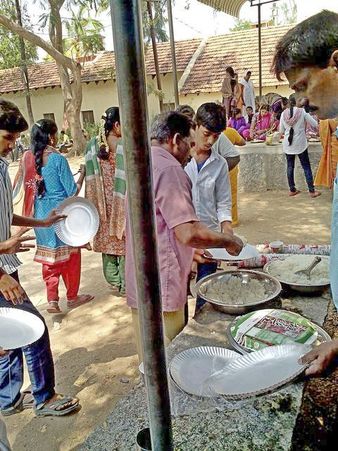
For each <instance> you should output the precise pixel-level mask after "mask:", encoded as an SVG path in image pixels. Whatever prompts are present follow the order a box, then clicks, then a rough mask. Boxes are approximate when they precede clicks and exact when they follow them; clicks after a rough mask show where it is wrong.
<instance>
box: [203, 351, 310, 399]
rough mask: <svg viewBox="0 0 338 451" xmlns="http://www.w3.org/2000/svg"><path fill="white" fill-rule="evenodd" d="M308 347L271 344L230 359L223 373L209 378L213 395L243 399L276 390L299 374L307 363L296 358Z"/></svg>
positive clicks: (304, 352)
mask: <svg viewBox="0 0 338 451" xmlns="http://www.w3.org/2000/svg"><path fill="white" fill-rule="evenodd" d="M309 349H310V347H308V346H304V345H281V346H272V347H269V348H265V349H262V350H260V351H256V352H252V353H251V354H246V355H243V356H241V357H239V358H238V359H235V360H232V361H231V362H229V364H228V365H227V367H226V368H225V370H224V371H223V372H222V373H219V374H217V375H215V376H213V377H211V378H210V379H209V383H208V385H209V387H210V390H211V391H212V392H214V393H215V394H220V395H222V396H225V397H227V398H231V399H243V398H248V397H250V396H255V395H260V394H263V393H267V392H269V391H272V390H275V389H277V388H278V387H281V386H282V385H284V384H286V383H288V382H291V381H292V380H293V379H295V378H296V377H297V376H299V375H300V374H301V373H302V372H303V371H304V369H305V368H306V365H301V364H299V363H298V360H299V358H300V357H301V356H302V355H304V354H306V352H308V351H309Z"/></svg>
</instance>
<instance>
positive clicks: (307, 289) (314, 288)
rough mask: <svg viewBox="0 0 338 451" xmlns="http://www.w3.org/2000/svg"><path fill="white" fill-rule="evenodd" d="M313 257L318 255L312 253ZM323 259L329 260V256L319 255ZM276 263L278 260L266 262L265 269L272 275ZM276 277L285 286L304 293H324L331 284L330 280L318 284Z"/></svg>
mask: <svg viewBox="0 0 338 451" xmlns="http://www.w3.org/2000/svg"><path fill="white" fill-rule="evenodd" d="M311 257H313V258H314V257H316V255H311ZM318 257H320V258H321V259H322V260H324V259H325V260H329V257H326V256H323V255H318ZM285 258H287V257H284V258H283V257H281V260H284V259H285ZM274 263H276V260H273V261H270V262H269V263H266V265H265V266H264V268H263V271H264V272H266V273H267V274H269V275H270V276H272V274H271V273H270V271H271V265H272V264H274ZM272 277H276V276H272ZM276 279H278V280H279V282H280V283H281V284H282V286H283V287H286V288H291V289H292V290H294V291H297V292H298V293H304V294H315V293H322V292H323V291H325V290H326V289H327V288H328V287H329V286H330V282H328V283H324V284H317V285H311V284H305V283H295V282H288V281H286V280H283V279H281V278H280V277H276Z"/></svg>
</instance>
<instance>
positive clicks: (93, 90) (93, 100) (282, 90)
mask: <svg viewBox="0 0 338 451" xmlns="http://www.w3.org/2000/svg"><path fill="white" fill-rule="evenodd" d="M181 75H182V73H181V72H179V73H178V77H179V78H180V77H181ZM161 82H162V90H163V92H164V98H163V102H164V103H165V104H170V103H174V102H175V100H174V87H173V76H172V74H171V73H169V74H166V75H162V76H161ZM147 84H148V92H149V93H148V96H147V102H148V111H149V118H150V120H151V119H152V118H153V117H154V116H155V115H156V114H157V113H158V112H159V101H158V97H157V96H156V94H154V93H153V92H152V88H156V79H155V78H154V79H153V78H152V77H148V78H147ZM268 92H277V93H279V94H280V95H284V96H288V95H289V94H290V93H291V90H290V89H289V88H288V87H287V86H277V87H276V86H271V87H270V86H268V87H266V88H264V89H263V94H267V93H268ZM1 97H4V98H6V99H8V100H11V101H12V102H14V103H15V104H16V105H17V106H18V107H19V108H20V109H21V110H22V112H23V113H24V114H25V116H26V117H27V109H26V101H25V97H24V94H23V93H22V92H19V93H16V94H14V93H11V94H5V95H1ZM31 97H32V106H33V113H34V117H35V120H38V119H41V118H42V117H43V115H44V114H46V113H54V115H55V119H56V122H57V124H58V125H59V127H61V126H62V122H63V98H62V93H61V89H60V88H53V89H52V88H46V89H38V90H33V91H32V95H31ZM220 100H221V95H220V93H217V92H216V93H201V94H199V95H197V94H194V95H186V96H180V103H181V104H186V103H187V104H189V105H191V106H192V107H193V108H194V109H195V110H196V109H197V108H198V107H199V106H200V105H201V104H202V103H205V102H215V101H220ZM114 105H118V98H117V85H116V82H115V81H113V80H108V81H106V82H103V81H100V82H98V83H88V84H86V83H84V84H83V103H82V111H86V110H92V111H93V112H94V120H95V121H96V122H97V121H99V119H100V118H101V115H102V113H103V112H104V111H105V110H106V109H107V108H108V107H110V106H114Z"/></svg>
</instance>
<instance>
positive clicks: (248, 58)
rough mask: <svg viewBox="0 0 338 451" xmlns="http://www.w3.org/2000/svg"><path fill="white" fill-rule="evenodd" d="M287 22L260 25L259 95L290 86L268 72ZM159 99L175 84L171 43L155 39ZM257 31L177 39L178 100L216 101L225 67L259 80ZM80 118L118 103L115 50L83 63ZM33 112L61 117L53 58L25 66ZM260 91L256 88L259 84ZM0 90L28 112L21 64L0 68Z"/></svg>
mask: <svg viewBox="0 0 338 451" xmlns="http://www.w3.org/2000/svg"><path fill="white" fill-rule="evenodd" d="M288 29H289V27H285V26H284V27H270V28H264V29H263V30H262V47H263V54H262V63H263V94H267V93H270V92H275V93H278V94H280V95H284V96H288V95H289V94H290V93H291V90H290V89H289V87H288V84H287V82H286V81H283V82H278V81H277V80H276V79H275V77H274V75H273V74H272V73H271V71H270V67H271V63H272V57H273V53H274V48H275V46H276V43H277V41H278V40H279V39H280V37H281V36H283V35H284V34H285V33H286V32H287V31H288ZM158 54H159V66H160V73H161V82H162V90H163V94H164V98H163V102H164V106H165V108H167V109H170V108H172V107H173V106H174V89H173V76H172V65H171V53H170V44H169V43H160V44H158ZM257 55H258V31H257V29H250V30H245V31H239V32H233V33H230V34H225V35H220V36H212V37H209V38H206V39H204V40H202V39H193V40H186V41H178V42H177V43H176V57H177V71H178V79H179V88H180V91H179V92H180V103H181V104H186V103H187V104H189V105H191V106H192V107H193V108H195V109H196V108H197V107H198V106H199V105H200V104H202V103H204V102H208V101H220V100H221V94H220V89H221V85H222V81H223V77H224V71H225V68H226V67H227V66H232V67H233V68H234V69H235V71H236V72H237V73H238V75H239V78H241V77H242V75H243V74H244V71H245V70H248V69H250V70H251V71H252V80H253V82H254V84H255V85H256V86H257V85H258V57H257ZM145 59H146V73H147V85H148V99H147V101H148V109H149V115H150V117H153V116H154V115H155V114H156V113H157V112H158V111H159V105H158V97H157V95H156V79H155V66H154V60H153V55H152V49H151V47H148V48H147V49H146V52H145ZM82 65H83V70H82V81H83V103H82V121H83V123H86V122H87V123H88V122H89V123H93V122H97V121H98V120H99V119H100V118H101V115H102V113H103V112H104V110H105V109H106V108H108V107H109V106H113V105H118V97H117V86H116V75H115V73H116V72H115V57H114V52H108V51H104V52H102V53H100V54H98V55H97V56H96V57H95V58H93V59H92V60H91V61H86V62H84V63H83V64H82ZM28 73H29V80H30V87H31V97H32V106H33V113H34V117H35V118H36V119H40V118H42V117H48V118H53V119H55V120H56V122H57V123H58V124H59V126H61V125H62V122H63V98H62V93H61V88H60V79H59V76H58V72H57V68H56V65H55V63H54V62H42V63H38V64H34V65H31V66H29V68H28ZM257 91H258V89H257ZM0 95H1V96H2V97H4V98H6V99H8V100H11V101H13V102H14V103H16V104H17V105H18V106H19V107H20V109H21V110H22V111H23V112H25V111H26V103H25V94H24V85H23V83H22V78H21V72H20V69H19V68H14V69H7V70H2V71H0Z"/></svg>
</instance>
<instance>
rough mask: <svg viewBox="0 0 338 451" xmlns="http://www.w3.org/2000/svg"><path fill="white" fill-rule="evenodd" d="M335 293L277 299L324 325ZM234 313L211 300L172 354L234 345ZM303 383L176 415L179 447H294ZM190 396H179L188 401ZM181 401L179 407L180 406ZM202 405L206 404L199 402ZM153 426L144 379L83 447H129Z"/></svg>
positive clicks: (272, 450)
mask: <svg viewBox="0 0 338 451" xmlns="http://www.w3.org/2000/svg"><path fill="white" fill-rule="evenodd" d="M329 303H330V297H329V295H328V294H324V295H323V296H321V297H299V296H296V295H291V294H289V295H287V294H285V295H284V297H283V299H282V300H281V303H279V304H278V305H275V306H276V307H282V308H285V309H288V310H292V311H296V312H298V313H301V314H303V315H304V316H306V317H308V318H310V319H312V320H313V321H315V322H316V323H317V324H320V325H322V324H323V322H324V319H325V317H326V314H327V311H328V306H329ZM233 318H234V317H233V316H231V315H225V314H223V313H220V312H217V311H215V310H214V309H213V308H212V307H211V306H209V305H206V306H205V307H204V308H203V309H202V312H201V313H200V314H199V315H198V316H197V318H196V320H190V322H189V324H188V325H187V326H186V328H185V329H184V330H183V332H182V333H181V334H180V335H178V336H177V337H176V339H175V340H174V341H173V342H172V343H171V345H170V346H169V348H168V360H169V361H170V359H171V358H172V357H173V356H174V355H176V354H177V353H178V352H180V351H182V350H184V349H187V348H190V347H195V346H200V345H207V346H223V347H229V344H228V342H227V338H226V334H225V331H226V327H227V325H228V324H229V323H230V322H231V321H232V320H233ZM303 388H304V383H303V380H298V381H296V382H294V383H292V384H290V385H287V386H285V387H283V388H282V389H280V390H277V391H275V392H274V393H272V394H269V395H265V396H261V397H257V398H251V399H249V400H245V401H240V402H232V403H230V404H229V405H228V406H227V408H226V409H225V410H217V408H216V406H215V408H210V406H209V408H208V409H205V410H204V411H202V409H200V410H201V411H200V412H198V413H195V414H194V415H183V416H176V417H175V418H173V431H174V441H175V450H180V451H192V450H194V451H195V450H203V451H211V450H212V451H221V450H224V451H277V450H278V451H289V450H291V449H292V437H293V434H294V429H295V424H296V419H297V416H298V414H299V412H300V408H301V403H302V396H303ZM187 398H188V397H187V396H186V395H184V396H182V398H178V399H176V402H179V405H178V406H174V409H175V410H182V405H181V403H184V402H188V400H187ZM177 407H178V408H177ZM200 407H203V406H200ZM147 426H148V419H147V405H146V398H145V388H144V386H143V384H142V383H140V384H139V385H138V386H137V387H136V388H135V389H133V390H132V391H131V392H130V393H129V394H128V396H127V397H125V398H124V399H122V400H121V401H120V402H119V403H118V404H117V406H116V408H115V409H114V411H113V412H112V413H111V415H109V417H108V418H107V419H106V420H105V421H104V423H103V425H102V426H100V427H98V428H97V429H96V430H95V431H94V432H93V433H92V434H91V435H90V436H89V437H88V438H87V440H86V441H85V443H84V444H83V445H82V447H81V448H80V449H81V450H85V451H89V450H90V451H95V450H97V451H112V450H119V451H124V450H125V451H127V450H132V449H135V437H136V434H137V432H138V431H139V430H140V429H142V428H144V427H147Z"/></svg>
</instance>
